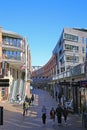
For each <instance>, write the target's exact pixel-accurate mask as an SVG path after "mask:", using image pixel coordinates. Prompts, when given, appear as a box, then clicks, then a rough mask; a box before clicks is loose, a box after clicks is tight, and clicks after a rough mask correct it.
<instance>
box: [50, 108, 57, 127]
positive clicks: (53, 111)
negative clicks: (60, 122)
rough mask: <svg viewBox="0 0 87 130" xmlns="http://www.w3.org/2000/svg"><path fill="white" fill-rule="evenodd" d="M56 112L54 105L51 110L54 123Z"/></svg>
mask: <svg viewBox="0 0 87 130" xmlns="http://www.w3.org/2000/svg"><path fill="white" fill-rule="evenodd" d="M55 114H56V112H55V109H54V107H52V109H51V110H50V118H51V119H52V120H53V125H54V123H55Z"/></svg>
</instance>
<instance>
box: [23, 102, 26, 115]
mask: <svg viewBox="0 0 87 130" xmlns="http://www.w3.org/2000/svg"><path fill="white" fill-rule="evenodd" d="M25 109H26V107H25V101H24V102H23V116H25Z"/></svg>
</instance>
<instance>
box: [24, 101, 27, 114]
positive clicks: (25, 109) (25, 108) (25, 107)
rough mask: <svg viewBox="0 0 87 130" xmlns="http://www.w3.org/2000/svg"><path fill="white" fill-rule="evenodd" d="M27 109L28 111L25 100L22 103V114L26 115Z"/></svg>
mask: <svg viewBox="0 0 87 130" xmlns="http://www.w3.org/2000/svg"><path fill="white" fill-rule="evenodd" d="M27 111H28V103H27V102H26V101H24V103H23V116H25V114H26V115H27Z"/></svg>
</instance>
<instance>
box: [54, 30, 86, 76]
mask: <svg viewBox="0 0 87 130" xmlns="http://www.w3.org/2000/svg"><path fill="white" fill-rule="evenodd" d="M86 44H87V30H86V29H77V28H64V29H63V31H62V33H61V36H60V38H59V40H58V42H57V44H56V46H55V48H54V50H53V54H54V53H56V54H57V55H58V68H57V72H58V74H59V73H62V72H64V71H67V70H69V69H71V68H72V67H73V66H76V65H78V64H81V63H83V62H85V60H86Z"/></svg>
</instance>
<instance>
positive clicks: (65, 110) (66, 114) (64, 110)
mask: <svg viewBox="0 0 87 130" xmlns="http://www.w3.org/2000/svg"><path fill="white" fill-rule="evenodd" d="M63 116H64V121H65V124H67V123H66V121H67V116H68V110H67V108H66V107H64V109H63Z"/></svg>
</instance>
